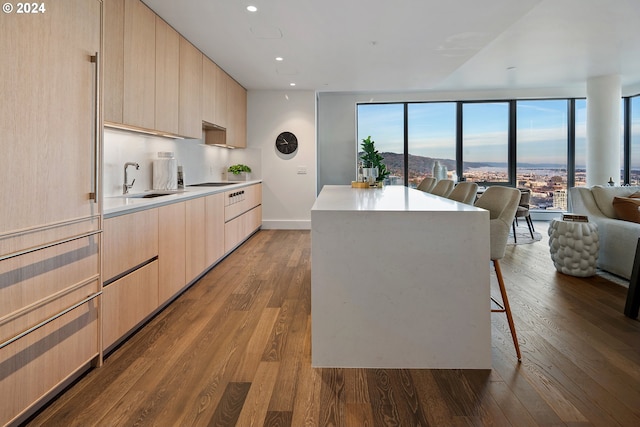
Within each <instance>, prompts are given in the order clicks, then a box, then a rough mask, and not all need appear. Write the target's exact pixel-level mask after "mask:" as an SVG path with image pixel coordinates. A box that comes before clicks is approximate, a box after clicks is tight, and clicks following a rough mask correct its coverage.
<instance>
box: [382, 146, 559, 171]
mask: <svg viewBox="0 0 640 427" xmlns="http://www.w3.org/2000/svg"><path fill="white" fill-rule="evenodd" d="M380 155H382V157H384V162H385V164H386V165H387V169H389V170H390V171H391V173H392V174H393V173H396V174H399V175H402V174H403V173H404V171H403V164H404V156H403V155H402V154H398V153H388V152H386V153H380ZM436 160H437V161H439V162H440V164H441V165H444V166H446V167H447V169H448V170H450V171H452V170H455V169H456V161H455V160H453V159H439V158H433V157H425V156H415V155H411V154H409V177H411V176H414V175H422V174H423V173H424V172H425V171H428V172H430V171H432V170H433V165H434V163H435V161H436ZM465 166H466V167H471V168H482V167H494V168H506V167H507V164H506V163H502V162H465ZM518 167H519V168H525V169H566V168H567V166H566V165H561V164H557V163H518Z"/></svg>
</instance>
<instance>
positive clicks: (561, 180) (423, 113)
mask: <svg viewBox="0 0 640 427" xmlns="http://www.w3.org/2000/svg"><path fill="white" fill-rule="evenodd" d="M586 105H587V103H586V100H585V99H545V100H520V101H515V100H510V101H481V102H479V101H455V102H399V103H388V104H382V103H381V104H359V105H358V107H357V113H358V151H359V146H360V141H361V140H362V139H363V138H366V137H367V136H369V135H371V137H372V139H373V140H374V141H376V147H377V148H378V151H379V152H380V153H381V154H382V155H383V156H384V157H385V163H386V164H387V167H388V168H389V169H390V170H391V171H392V177H391V180H390V182H389V183H391V184H404V185H409V186H416V185H417V184H418V183H419V182H420V181H421V180H422V179H423V178H424V177H425V176H430V175H431V174H432V170H433V165H434V163H435V161H436V160H437V161H439V162H440V163H441V164H442V165H443V166H445V167H446V168H447V169H448V172H449V175H448V176H449V177H451V178H456V177H457V178H462V179H468V180H471V181H475V182H478V183H480V184H481V185H493V184H501V185H512V186H519V187H528V188H531V189H532V191H533V198H532V205H533V208H534V209H566V194H567V189H568V187H570V186H584V185H586V157H587V156H586V154H587V153H586V145H587V138H586V132H587V126H586V117H587V114H586ZM627 105H628V109H629V114H627V117H628V122H629V123H628V125H626V126H625V124H624V121H623V129H624V132H623V134H625V132H626V134H627V135H628V140H629V144H628V145H629V148H628V150H627V152H628V153H630V154H629V155H628V156H627V157H625V158H628V159H629V166H628V167H626V168H625V167H623V168H622V171H621V174H622V176H624V174H625V172H627V170H628V173H629V181H630V183H631V184H635V185H640V95H639V96H636V97H633V98H629V101H628V102H623V109H622V111H623V114H622V116H623V118H624V117H625V114H624V113H625V111H626V107H625V106H627ZM622 143H624V139H623V138H622V137H621V144H622ZM623 145H624V144H623ZM623 151H624V150H623ZM623 155H624V153H623ZM622 164H623V165H625V163H624V161H623V163H622ZM622 182H626V181H623V180H621V183H622Z"/></svg>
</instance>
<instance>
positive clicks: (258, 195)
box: [224, 184, 262, 222]
mask: <svg viewBox="0 0 640 427" xmlns="http://www.w3.org/2000/svg"><path fill="white" fill-rule="evenodd" d="M261 203H262V184H256V185H250V186H248V187H242V188H239V189H237V190H234V191H226V192H225V193H224V220H225V222H226V221H230V220H232V219H234V218H235V217H237V216H239V215H242V214H243V213H244V212H247V211H248V210H250V209H252V208H254V207H256V206H258V205H259V204H261Z"/></svg>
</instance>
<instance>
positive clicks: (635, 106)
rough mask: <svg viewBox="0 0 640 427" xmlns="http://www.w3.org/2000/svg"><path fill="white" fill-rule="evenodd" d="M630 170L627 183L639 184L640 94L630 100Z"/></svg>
mask: <svg viewBox="0 0 640 427" xmlns="http://www.w3.org/2000/svg"><path fill="white" fill-rule="evenodd" d="M630 109H631V111H630V114H629V116H630V123H629V141H630V156H629V158H630V162H629V163H630V170H629V184H631V185H640V95H638V96H634V97H633V98H631V100H630Z"/></svg>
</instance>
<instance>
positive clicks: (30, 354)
mask: <svg viewBox="0 0 640 427" xmlns="http://www.w3.org/2000/svg"><path fill="white" fill-rule="evenodd" d="M101 15H102V2H101V1H98V0H66V1H64V2H57V3H56V5H55V6H52V7H50V5H49V4H47V10H46V13H39V14H31V15H29V16H28V17H26V16H25V17H24V19H20V18H21V16H19V15H16V14H15V13H14V14H6V13H3V14H0V52H2V54H3V57H4V58H10V60H5V61H2V62H0V76H2V78H1V79H0V93H1V94H2V102H1V103H0V129H1V130H2V131H1V132H0V146H2V150H3V155H2V156H0V173H1V174H2V186H0V200H2V203H0V366H2V368H3V369H2V370H1V373H0V376H1V378H2V379H1V380H0V396H2V399H0V425H5V424H10V423H13V424H18V423H19V422H20V421H22V420H24V418H25V417H26V416H28V414H29V413H30V412H32V411H34V410H35V409H36V408H37V407H38V406H39V405H41V403H42V401H43V399H46V398H47V396H48V395H49V394H51V393H52V392H55V391H57V390H58V389H59V388H60V387H61V386H62V385H63V384H64V382H65V381H66V380H68V379H69V378H73V377H74V376H76V375H78V374H79V373H80V372H81V371H82V370H84V369H86V368H87V367H88V364H89V363H94V364H99V363H100V349H99V345H98V339H99V336H98V331H99V329H98V310H97V306H98V300H99V298H100V297H99V295H100V290H101V284H100V275H99V273H100V271H99V265H100V262H99V260H100V256H101V252H100V251H101V242H100V234H99V232H100V227H101V218H100V214H99V213H100V204H99V203H98V200H99V195H97V194H95V193H96V188H95V179H94V177H95V176H97V175H98V174H99V173H100V169H99V167H100V158H99V153H100V152H101V138H100V128H101V118H100V117H98V114H99V111H100V108H99V104H98V102H99V99H98V97H97V96H96V95H97V92H98V90H99V88H100V87H101V81H100V79H99V76H100V75H101V74H102V73H101V65H100V64H101V52H100V49H101V42H100V37H101V31H102V19H101Z"/></svg>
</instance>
